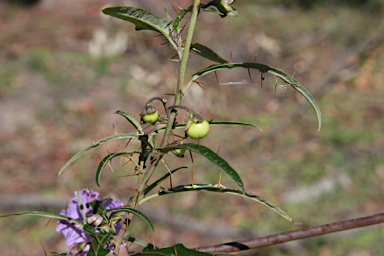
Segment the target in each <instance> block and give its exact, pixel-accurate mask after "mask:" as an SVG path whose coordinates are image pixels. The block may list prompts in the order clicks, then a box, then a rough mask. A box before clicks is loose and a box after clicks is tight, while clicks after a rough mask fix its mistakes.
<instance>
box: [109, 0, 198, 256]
mask: <svg viewBox="0 0 384 256" xmlns="http://www.w3.org/2000/svg"><path fill="white" fill-rule="evenodd" d="M199 5H200V0H195V1H194V4H193V10H192V16H191V21H190V24H189V29H188V34H187V39H186V42H185V45H184V51H183V53H182V58H181V64H180V73H179V80H178V83H177V87H176V90H175V102H174V105H179V104H180V101H181V97H182V93H181V90H182V88H183V85H184V78H185V71H186V68H187V63H188V58H189V51H190V48H191V42H192V37H193V33H194V29H195V26H196V20H197V14H198V8H199ZM178 53H179V55H180V51H178ZM175 117H176V113H175V112H171V114H170V115H169V118H168V124H167V127H166V129H165V132H164V137H163V139H162V141H161V144H160V147H164V146H166V145H167V143H168V139H169V136H170V134H171V131H172V127H173V123H174V121H175ZM163 155H164V154H158V155H157V156H155V158H156V157H157V158H156V159H155V160H154V161H153V163H152V165H151V166H150V167H149V169H148V170H147V172H146V174H145V175H144V178H143V181H142V182H141V184H140V187H139V189H138V190H137V191H136V193H135V197H134V200H133V204H132V205H131V208H133V209H136V208H137V207H138V206H139V199H140V196H141V194H142V192H143V191H144V189H145V186H146V185H147V183H148V181H149V179H150V178H151V176H152V174H153V173H154V171H155V169H156V167H157V165H158V164H159V162H160V160H161V159H162V157H163ZM132 218H133V214H128V216H127V218H126V219H124V220H123V223H122V228H121V230H120V232H119V234H118V235H117V236H116V237H114V240H115V242H116V246H115V250H114V251H113V255H115V256H118V255H119V253H120V245H121V243H122V241H123V238H124V235H125V233H126V232H127V229H128V226H129V224H130V222H131V220H132Z"/></svg>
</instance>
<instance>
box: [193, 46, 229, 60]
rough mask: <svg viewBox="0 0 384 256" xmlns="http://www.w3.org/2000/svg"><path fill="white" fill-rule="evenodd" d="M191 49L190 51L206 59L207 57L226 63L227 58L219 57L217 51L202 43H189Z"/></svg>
mask: <svg viewBox="0 0 384 256" xmlns="http://www.w3.org/2000/svg"><path fill="white" fill-rule="evenodd" d="M191 49H192V51H194V52H195V53H197V54H198V55H200V56H202V57H204V58H206V59H209V60H211V61H214V62H217V63H221V64H223V63H228V61H227V60H225V59H223V58H221V57H220V56H219V55H218V54H217V53H215V52H214V51H212V50H211V49H210V48H208V47H206V46H204V45H202V44H199V43H194V44H191Z"/></svg>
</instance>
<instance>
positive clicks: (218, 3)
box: [202, 0, 238, 18]
mask: <svg viewBox="0 0 384 256" xmlns="http://www.w3.org/2000/svg"><path fill="white" fill-rule="evenodd" d="M233 2H234V0H213V1H211V2H209V3H208V4H206V5H204V6H203V7H202V8H203V9H204V11H217V12H218V13H221V14H220V16H221V18H225V17H226V16H227V15H229V16H238V12H237V10H236V9H235V8H233V7H232V6H231V4H232V3H233Z"/></svg>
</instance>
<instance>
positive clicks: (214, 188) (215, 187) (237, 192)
mask: <svg viewBox="0 0 384 256" xmlns="http://www.w3.org/2000/svg"><path fill="white" fill-rule="evenodd" d="M202 190H205V191H210V192H217V193H226V194H232V195H236V196H242V197H245V198H248V199H251V200H254V201H256V202H258V203H261V204H263V205H265V206H267V207H268V208H269V209H271V210H273V211H275V212H276V213H278V214H279V215H280V216H282V217H283V218H285V219H286V220H288V221H290V222H293V219H292V218H291V217H289V215H288V214H287V213H285V212H284V211H283V210H282V209H280V208H279V207H277V206H276V205H274V204H272V203H271V202H269V201H268V200H266V199H264V198H262V197H260V196H257V195H254V194H251V193H247V192H245V193H244V192H243V191H240V190H237V189H230V188H225V187H223V186H219V185H212V184H194V185H193V186H192V185H190V184H189V185H183V186H177V187H174V188H169V189H163V190H161V191H160V192H159V193H158V195H159V196H161V195H167V194H174V193H180V192H189V191H202Z"/></svg>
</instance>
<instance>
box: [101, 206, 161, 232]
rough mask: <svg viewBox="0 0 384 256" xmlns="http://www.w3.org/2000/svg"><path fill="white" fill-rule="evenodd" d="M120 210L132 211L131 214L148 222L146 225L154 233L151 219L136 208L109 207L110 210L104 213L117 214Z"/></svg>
mask: <svg viewBox="0 0 384 256" xmlns="http://www.w3.org/2000/svg"><path fill="white" fill-rule="evenodd" d="M120 212H128V213H132V214H134V215H136V216H138V217H140V218H142V219H143V220H144V221H145V222H146V223H147V224H148V226H149V227H150V228H151V230H152V232H153V233H155V228H154V227H153V224H152V222H151V220H150V219H149V218H148V217H147V216H146V215H145V214H143V213H142V212H140V211H138V210H135V209H132V208H129V207H121V208H116V209H110V210H106V211H105V213H111V214H113V215H115V214H118V213H120ZM111 217H112V215H111Z"/></svg>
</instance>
